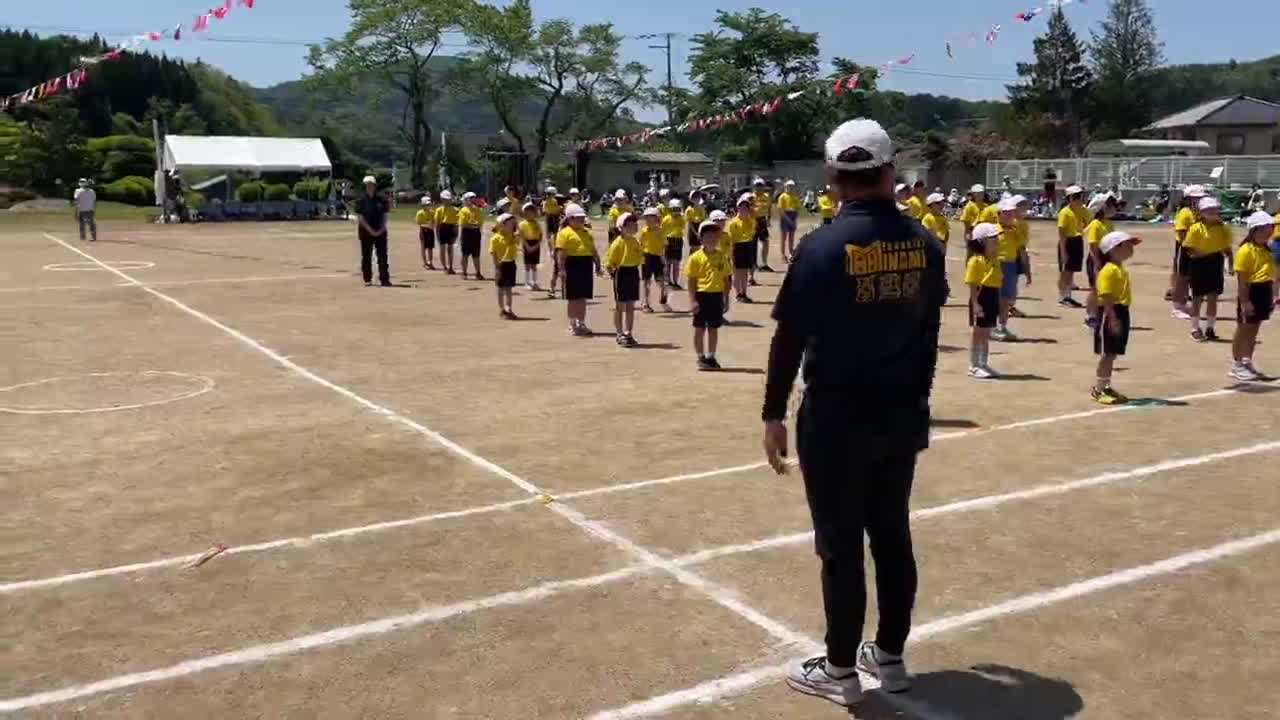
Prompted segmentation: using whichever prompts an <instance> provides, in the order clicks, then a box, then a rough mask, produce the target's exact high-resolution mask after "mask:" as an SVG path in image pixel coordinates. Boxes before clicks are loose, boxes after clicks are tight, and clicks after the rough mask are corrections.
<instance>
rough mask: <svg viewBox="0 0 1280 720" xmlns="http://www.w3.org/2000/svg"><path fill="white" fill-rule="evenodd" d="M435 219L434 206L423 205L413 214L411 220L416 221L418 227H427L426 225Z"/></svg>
mask: <svg viewBox="0 0 1280 720" xmlns="http://www.w3.org/2000/svg"><path fill="white" fill-rule="evenodd" d="M435 219H436V213H435V208H429V207H424V208H422V209H421V210H419V211H418V212H416V213H414V215H413V221H414V222H415V223H417V224H418V226H419V227H427V226H428V225H431V224H433V223H434V222H435Z"/></svg>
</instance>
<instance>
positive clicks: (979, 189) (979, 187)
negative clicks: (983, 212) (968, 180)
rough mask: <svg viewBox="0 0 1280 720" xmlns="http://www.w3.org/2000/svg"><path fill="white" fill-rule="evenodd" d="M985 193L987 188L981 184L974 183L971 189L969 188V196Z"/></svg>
mask: <svg viewBox="0 0 1280 720" xmlns="http://www.w3.org/2000/svg"><path fill="white" fill-rule="evenodd" d="M986 191H987V186H986V185H983V184H982V183H974V184H973V187H971V188H969V194H970V195H972V194H974V193H984V192H986Z"/></svg>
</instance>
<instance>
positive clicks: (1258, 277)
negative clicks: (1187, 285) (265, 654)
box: [1229, 210, 1276, 381]
mask: <svg viewBox="0 0 1280 720" xmlns="http://www.w3.org/2000/svg"><path fill="white" fill-rule="evenodd" d="M1245 225H1246V226H1247V227H1248V234H1247V235H1245V238H1244V241H1243V242H1241V243H1240V247H1239V248H1238V249H1237V250H1236V254H1235V259H1234V260H1233V262H1232V263H1231V267H1232V269H1233V270H1235V274H1236V332H1235V335H1234V336H1232V338H1231V360H1232V362H1231V371H1230V373H1229V374H1230V376H1231V377H1232V378H1234V379H1236V380H1246V381H1249V380H1262V379H1264V378H1265V377H1266V376H1265V375H1263V374H1262V373H1261V372H1259V371H1258V368H1256V367H1254V365H1253V354H1254V352H1255V351H1256V350H1257V345H1258V328H1259V327H1261V325H1262V323H1264V322H1266V321H1267V320H1270V319H1271V311H1272V308H1273V303H1274V302H1275V284H1276V262H1275V260H1274V259H1273V258H1272V256H1271V251H1270V250H1269V249H1268V248H1267V244H1268V242H1269V241H1270V239H1271V235H1272V233H1273V232H1275V228H1276V223H1275V218H1273V217H1271V216H1270V215H1268V214H1267V213H1265V212H1263V211H1261V210H1259V211H1257V212H1254V213H1253V214H1252V215H1250V216H1249V218H1248V220H1246V221H1245Z"/></svg>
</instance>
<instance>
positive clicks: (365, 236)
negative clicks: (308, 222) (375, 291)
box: [356, 175, 391, 287]
mask: <svg viewBox="0 0 1280 720" xmlns="http://www.w3.org/2000/svg"><path fill="white" fill-rule="evenodd" d="M388 209H389V208H388V207H387V199H386V198H385V197H383V196H382V195H380V194H379V193H378V181H377V179H376V178H374V177H373V176H372V175H366V176H365V178H364V192H363V193H361V195H360V197H358V198H356V222H357V224H358V229H357V230H356V234H357V235H358V236H359V237H360V274H361V275H363V276H364V284H365V286H366V287H367V286H369V285H372V284H373V254H374V252H377V254H378V283H379V284H380V285H382V287H391V268H390V265H389V264H388V260H387V211H388Z"/></svg>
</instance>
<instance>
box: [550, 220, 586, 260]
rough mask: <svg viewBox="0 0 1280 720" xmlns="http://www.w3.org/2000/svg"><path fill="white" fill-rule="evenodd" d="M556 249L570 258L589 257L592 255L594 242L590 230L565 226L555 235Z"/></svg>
mask: <svg viewBox="0 0 1280 720" xmlns="http://www.w3.org/2000/svg"><path fill="white" fill-rule="evenodd" d="M556 249H557V250H563V251H564V253H565V255H568V256H570V257H589V256H591V255H593V254H594V250H595V240H593V239H592V238H591V231H590V230H588V229H586V228H575V227H573V226H572V225H565V226H564V227H562V228H560V232H558V233H556Z"/></svg>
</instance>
